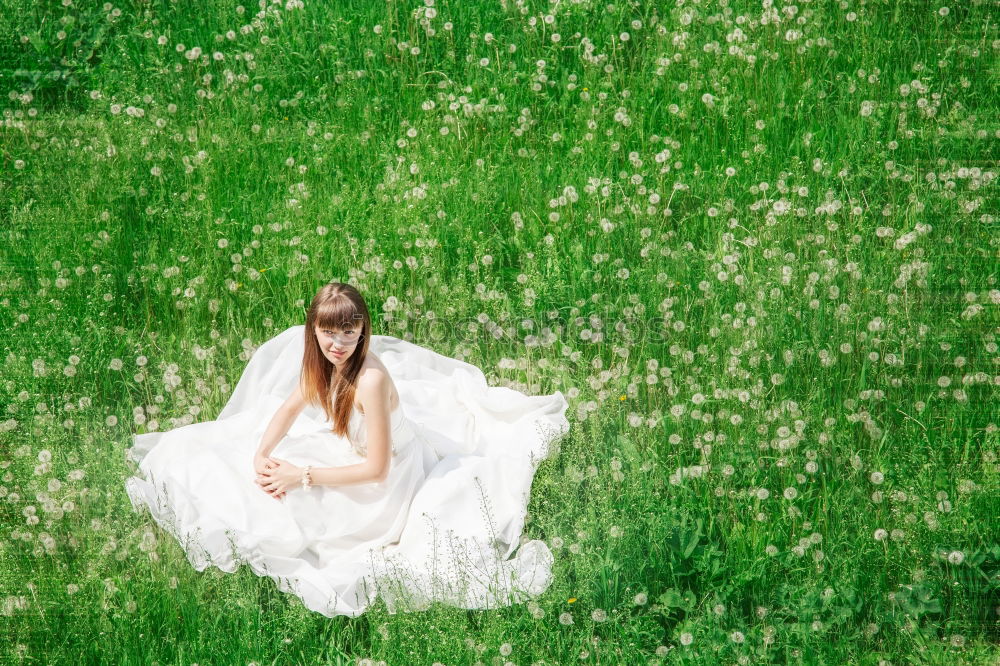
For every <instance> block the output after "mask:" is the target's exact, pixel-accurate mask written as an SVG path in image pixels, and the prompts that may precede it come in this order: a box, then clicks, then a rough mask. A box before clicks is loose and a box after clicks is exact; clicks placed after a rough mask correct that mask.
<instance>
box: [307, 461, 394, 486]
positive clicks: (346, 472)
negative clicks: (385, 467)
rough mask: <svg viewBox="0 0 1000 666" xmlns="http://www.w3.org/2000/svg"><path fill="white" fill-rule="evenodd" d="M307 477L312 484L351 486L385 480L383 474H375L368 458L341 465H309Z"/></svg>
mask: <svg viewBox="0 0 1000 666" xmlns="http://www.w3.org/2000/svg"><path fill="white" fill-rule="evenodd" d="M309 478H311V479H312V485H314V486H352V485H355V484H358V483H376V482H379V481H385V475H384V474H376V473H375V468H374V467H372V465H371V461H370V460H369V461H365V462H363V463H358V464H357V465H344V466H343V467H310V468H309Z"/></svg>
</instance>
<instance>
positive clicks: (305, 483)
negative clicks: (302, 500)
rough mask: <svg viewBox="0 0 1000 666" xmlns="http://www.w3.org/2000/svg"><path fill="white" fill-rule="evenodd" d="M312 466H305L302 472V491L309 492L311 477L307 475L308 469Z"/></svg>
mask: <svg viewBox="0 0 1000 666" xmlns="http://www.w3.org/2000/svg"><path fill="white" fill-rule="evenodd" d="M310 467H312V465H306V467H305V469H304V470H302V488H303V489H304V490H309V488H311V487H312V477H311V476H310V475H309V468H310Z"/></svg>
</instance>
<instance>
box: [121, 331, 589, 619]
mask: <svg viewBox="0 0 1000 666" xmlns="http://www.w3.org/2000/svg"><path fill="white" fill-rule="evenodd" d="M304 335H305V326H304V325H299V326H292V327H291V328H288V329H286V330H285V331H283V332H282V333H280V334H278V335H276V336H275V337H273V338H271V339H270V340H268V341H266V342H265V343H263V344H262V345H261V346H260V347H259V348H258V349H257V350H256V352H255V353H254V354H253V356H252V357H251V359H250V361H249V363H248V364H247V367H246V368H245V369H244V371H243V375H242V376H241V378H240V381H239V383H238V384H237V385H236V388H235V389H234V391H233V394H232V396H231V397H230V398H229V402H228V403H227V404H226V406H225V407H224V408H223V410H222V411H221V412H220V414H219V416H218V418H217V419H216V420H214V421H205V422H201V423H192V424H189V425H186V426H182V427H179V428H176V429H174V430H170V431H167V432H153V433H147V434H141V435H136V436H135V437H134V445H133V446H132V448H131V449H130V450H129V455H130V457H131V459H132V460H134V461H135V462H136V463H138V466H139V470H140V472H141V474H140V475H138V476H132V477H130V478H128V479H127V480H126V482H125V487H126V492H127V493H128V496H129V499H130V500H131V503H132V506H133V508H134V509H135V510H136V511H143V510H148V511H149V512H150V514H151V515H152V517H153V519H154V520H155V521H156V522H157V523H158V524H159V525H160V526H161V527H163V528H164V529H165V530H167V531H168V532H170V533H171V534H172V535H173V536H174V537H175V538H176V539H177V540H178V541H179V542H180V543H181V545H182V547H183V548H184V551H185V553H186V556H187V559H188V561H189V562H190V563H191V564H192V566H194V567H195V569H196V570H198V571H203V570H204V569H205V568H207V567H209V566H216V567H218V568H219V569H221V570H223V571H226V572H230V573H232V572H234V571H236V569H237V567H239V566H240V565H241V564H246V565H248V566H250V567H251V569H252V570H253V571H254V572H255V573H257V574H258V575H261V576H268V577H270V578H272V579H273V580H274V581H275V583H276V584H277V586H278V588H279V589H281V590H282V591H284V592H289V593H292V594H295V595H296V596H298V597H299V598H301V600H302V602H303V604H305V606H306V607H307V608H309V609H311V610H313V611H317V612H319V613H322V614H324V615H327V616H331V617H332V616H334V615H350V616H358V615H360V614H361V613H363V612H364V611H365V610H366V608H367V607H368V606H369V605H370V604H371V603H373V602H374V601H375V599H376V597H378V598H381V599H382V600H383V601H384V602H385V604H386V607H387V609H388V611H389V612H390V613H396V612H398V611H404V612H406V611H413V610H422V609H426V608H427V607H428V606H429V605H430V603H431V602H434V601H440V602H442V603H445V604H448V605H452V606H457V607H460V608H467V609H486V608H497V607H500V606H508V605H510V604H512V603H520V602H523V601H525V600H527V599H528V598H531V597H535V596H538V595H539V594H541V593H542V592H544V591H545V590H546V589H547V588H548V586H549V584H550V582H551V579H552V561H553V560H552V554H551V552H550V551H549V549H548V547H547V546H546V545H545V543H544V542H543V541H540V540H528V541H526V542H525V543H523V545H522V544H521V538H520V537H521V530H522V528H523V525H524V517H525V512H526V508H527V504H528V499H529V493H530V489H531V483H532V480H533V477H534V473H535V470H536V468H537V466H538V464H539V462H541V460H542V459H544V458H546V457H547V456H548V455H549V453H550V447H551V445H552V444H553V442H554V441H555V440H556V439H557V438H558V437H560V436H561V435H563V434H565V433H566V432H567V431H568V429H569V422H568V421H567V419H566V416H565V412H566V410H567V407H568V404H567V402H566V399H565V398H564V396H563V394H562V392H559V391H557V392H556V393H554V394H551V395H542V396H528V395H525V394H523V393H521V392H519V391H515V390H512V389H509V388H505V387H491V386H488V385H487V383H486V378H485V376H484V375H483V373H482V371H481V370H480V369H479V368H478V367H476V366H474V365H470V364H468V363H465V362H463V361H459V360H457V359H454V358H450V357H447V356H443V355H441V354H438V353H436V352H434V351H432V350H430V349H427V348H425V347H421V346H419V345H416V344H413V343H410V342H407V341H405V340H401V339H399V338H396V337H392V336H387V335H373V336H372V338H371V341H370V345H369V352H370V353H374V354H375V355H376V356H377V357H378V358H379V359H380V360H381V361H382V363H383V364H384V365H385V366H386V368H387V369H388V370H389V373H390V375H391V377H392V380H393V383H394V384H395V386H396V389H397V392H398V394H399V398H400V404H399V406H398V407H397V408H396V409H395V410H394V411H393V413H392V415H391V424H392V431H391V432H392V447H393V450H394V452H393V454H392V456H391V463H390V471H389V475H388V478H386V480H385V481H382V482H373V483H365V484H355V485H348V486H327V487H320V486H314V487H312V488H311V489H309V490H305V489H303V488H301V486H299V487H296V488H293V489H290V490H288V492H287V494H286V495H285V497H284V498H283V499H281V500H276V499H274V498H273V497H271V496H270V495H269V494H267V493H266V492H264V491H263V490H262V489H261V487H260V486H258V485H257V484H256V483H255V481H254V479H255V472H254V469H253V455H254V452H255V451H256V450H257V448H258V445H259V444H260V439H261V437H262V435H263V433H264V430H265V429H266V428H267V425H268V423H269V422H270V419H271V417H272V416H273V415H274V413H275V412H276V410H277V409H278V407H279V406H280V405H281V404H282V403H283V402H284V400H285V399H286V398H287V397H288V396H289V395H291V393H292V390H293V389H294V387H295V385H296V384H297V382H298V379H299V375H300V372H301V365H302V356H303V350H304V344H305V338H304ZM330 427H331V424H330V423H329V422H328V421H326V417H325V414H324V412H323V411H322V410H321V409H319V408H316V407H311V406H310V407H306V408H305V410H303V412H302V413H301V414H300V415H299V417H298V418H297V419H296V421H295V422H294V423H293V424H292V426H291V427H290V429H289V431H288V433H287V435H286V436H285V437H284V438H283V439H282V440H281V441H280V442H279V444H278V445H277V446H276V447H275V448H274V450H273V451H272V452H271V455H272V456H273V457H276V458H281V459H283V460H288V461H289V462H291V463H294V464H296V465H306V464H311V465H313V466H314V467H328V466H340V465H351V464H355V463H359V462H362V461H363V459H364V458H363V456H364V430H365V427H364V416H363V415H362V414H361V413H360V412H359V411H358V410H357V408H356V407H355V408H354V413H353V414H352V417H351V421H350V427H349V431H350V438H349V439H348V438H344V437H338V436H336V435H334V434H333V433H332V432H330ZM352 440H353V442H354V444H352ZM515 549H516V550H517V552H516V554H514V555H513V557H511V554H512V553H513V552H514V551H515Z"/></svg>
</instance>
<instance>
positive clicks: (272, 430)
mask: <svg viewBox="0 0 1000 666" xmlns="http://www.w3.org/2000/svg"><path fill="white" fill-rule="evenodd" d="M304 408H305V400H304V399H303V398H302V392H301V391H300V390H299V387H298V386H296V387H295V390H294V391H292V394H291V395H290V396H288V399H287V400H285V402H284V404H282V405H281V407H279V408H278V411H276V412H275V413H274V416H272V417H271V422H270V423H269V424H268V426H267V430H265V431H264V434H263V435H262V436H261V438H260V445H259V446H258V447H257V452H256V454H255V455H256V456H259V457H261V458H266V457H268V456H269V455H271V451H273V450H274V447H276V446H277V445H278V442H280V441H281V438H282V437H284V436H285V435H286V434H287V433H288V429H289V428H291V427H292V424H293V423H295V419H297V418H298V417H299V414H300V413H302V410H303V409H304Z"/></svg>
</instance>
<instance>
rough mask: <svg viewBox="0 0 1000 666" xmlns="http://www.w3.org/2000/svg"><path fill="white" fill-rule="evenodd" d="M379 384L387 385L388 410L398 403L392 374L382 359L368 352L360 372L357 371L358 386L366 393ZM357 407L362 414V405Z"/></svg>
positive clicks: (394, 407)
mask: <svg viewBox="0 0 1000 666" xmlns="http://www.w3.org/2000/svg"><path fill="white" fill-rule="evenodd" d="M380 384H387V385H388V386H389V392H390V394H391V398H390V410H394V409H396V406H398V405H399V393H398V392H397V391H396V385H395V384H394V383H393V381H392V375H390V374H389V370H388V368H386V367H385V365H383V364H382V361H381V360H380V359H379V358H378V357H377V356H375V355H374V354H372V353H371V352H369V353H368V356H367V357H366V358H365V362H364V364H363V365H362V366H361V372H359V373H358V388H359V389H362V388H364V389H365V390H364V392H365V393H368V391H369V390H371V389H373V388H374V389H376V390H377V387H378V386H379V385H380ZM360 392H361V391H360V390H359V393H360ZM359 409H361V413H362V414H364V408H363V406H362V407H360V408H359Z"/></svg>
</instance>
